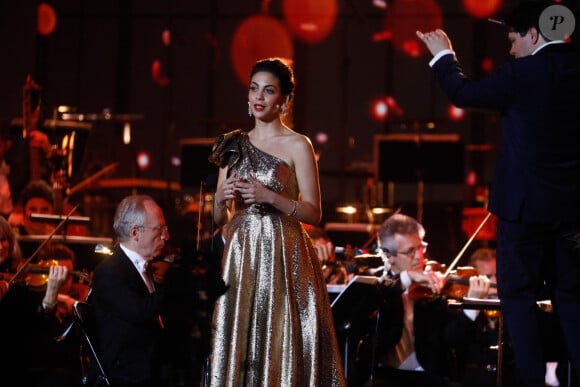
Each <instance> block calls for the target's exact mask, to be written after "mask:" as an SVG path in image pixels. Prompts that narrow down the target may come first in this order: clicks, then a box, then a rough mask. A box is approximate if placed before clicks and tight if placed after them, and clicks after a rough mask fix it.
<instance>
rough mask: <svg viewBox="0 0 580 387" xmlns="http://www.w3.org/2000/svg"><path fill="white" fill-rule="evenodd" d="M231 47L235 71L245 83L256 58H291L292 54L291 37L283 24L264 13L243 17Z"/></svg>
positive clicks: (245, 83)
mask: <svg viewBox="0 0 580 387" xmlns="http://www.w3.org/2000/svg"><path fill="white" fill-rule="evenodd" d="M230 51H231V56H232V65H233V66H234V71H235V73H236V75H237V77H238V79H239V80H240V81H241V82H242V83H243V84H244V85H247V84H248V81H249V77H250V70H251V69H252V66H253V65H254V63H256V61H258V60H260V59H264V58H270V57H280V58H286V59H287V60H289V61H291V60H292V58H293V56H294V48H293V45H292V38H291V36H290V33H289V32H288V30H287V29H286V27H285V26H284V25H283V24H282V23H280V22H279V21H278V20H276V19H274V18H272V17H270V16H266V15H256V16H251V17H249V18H247V19H246V20H244V21H243V22H242V23H241V24H240V25H239V26H238V28H237V30H236V32H235V33H234V37H233V39H232V45H231V48H230Z"/></svg>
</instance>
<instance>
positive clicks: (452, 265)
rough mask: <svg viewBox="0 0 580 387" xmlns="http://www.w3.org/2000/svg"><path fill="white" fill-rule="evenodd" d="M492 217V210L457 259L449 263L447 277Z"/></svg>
mask: <svg viewBox="0 0 580 387" xmlns="http://www.w3.org/2000/svg"><path fill="white" fill-rule="evenodd" d="M490 217H491V212H488V213H487V215H486V216H485V218H484V219H483V220H482V221H481V223H480V224H479V226H477V229H476V230H475V232H474V233H473V235H471V237H470V238H469V240H468V241H467V242H466V243H465V245H464V246H463V248H462V249H461V251H459V253H458V254H457V256H456V257H455V259H454V260H453V261H452V262H451V263H450V264H449V267H448V268H447V270H446V271H445V277H446V278H447V276H448V275H449V273H450V272H451V270H453V268H454V267H455V265H457V262H459V259H460V258H461V256H462V255H463V253H465V250H467V248H468V247H469V245H470V244H471V242H473V240H474V239H475V237H476V236H477V234H479V232H480V231H481V229H482V228H483V226H484V225H485V223H487V221H488V220H489V218H490Z"/></svg>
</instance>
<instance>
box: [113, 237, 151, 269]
mask: <svg viewBox="0 0 580 387" xmlns="http://www.w3.org/2000/svg"><path fill="white" fill-rule="evenodd" d="M119 246H120V247H121V249H122V250H123V252H125V254H127V257H129V259H130V260H131V262H132V263H133V265H134V266H135V268H136V269H137V271H138V272H139V273H144V272H145V266H146V264H147V261H146V260H145V258H143V257H142V256H141V255H140V254H139V253H137V252H135V251H133V250H130V249H129V248H127V247H125V246H123V244H122V243H120V244H119Z"/></svg>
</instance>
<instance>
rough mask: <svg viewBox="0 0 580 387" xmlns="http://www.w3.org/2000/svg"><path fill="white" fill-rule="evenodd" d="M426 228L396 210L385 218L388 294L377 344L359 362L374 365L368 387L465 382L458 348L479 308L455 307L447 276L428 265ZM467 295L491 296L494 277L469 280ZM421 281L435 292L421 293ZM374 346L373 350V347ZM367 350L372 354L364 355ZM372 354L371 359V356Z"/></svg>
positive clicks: (382, 242) (381, 239)
mask: <svg viewBox="0 0 580 387" xmlns="http://www.w3.org/2000/svg"><path fill="white" fill-rule="evenodd" d="M424 236H425V229H424V228H423V226H422V225H421V224H420V223H419V222H418V221H417V220H415V219H414V218H412V217H410V216H407V215H404V214H400V213H398V214H395V215H393V216H391V217H389V218H388V219H387V220H385V221H384V222H383V224H382V225H381V227H380V229H379V232H378V249H379V254H380V255H381V256H382V257H383V260H384V261H385V268H384V272H383V273H377V275H381V274H382V276H381V278H382V279H383V283H385V284H386V283H389V284H390V285H391V286H383V287H382V295H381V301H380V305H379V307H378V313H377V315H376V317H375V318H376V320H375V321H373V324H372V325H373V326H374V327H375V329H376V332H374V334H372V335H370V336H369V337H370V340H371V341H372V345H370V346H369V345H366V347H365V348H367V351H366V352H367V353H366V354H360V355H361V357H360V359H361V360H359V366H360V367H364V366H365V365H367V364H368V365H369V366H370V367H371V368H370V369H368V370H366V371H362V370H361V369H359V371H358V372H357V374H358V375H359V377H361V378H362V377H363V376H365V374H366V375H368V378H367V381H366V383H365V382H362V381H361V384H363V385H365V386H372V385H375V386H379V385H385V384H384V383H387V382H388V385H389V386H394V387H397V386H415V385H417V386H419V385H420V386H459V385H460V384H458V383H457V382H456V381H457V380H458V378H459V374H460V372H461V371H460V369H459V368H460V365H459V360H460V359H457V358H456V357H455V355H454V354H455V353H456V350H457V349H458V347H459V346H461V345H462V343H464V342H465V341H466V340H469V339H470V337H471V336H472V334H473V332H474V329H475V328H476V326H475V323H474V320H475V317H476V316H477V314H478V313H479V311H458V310H450V309H449V308H448V306H447V302H446V299H445V298H446V297H444V296H443V293H442V290H444V289H445V278H444V277H443V275H441V274H440V273H438V272H435V271H426V270H425V268H426V267H425V253H426V249H427V243H425V242H424V241H423V238H424ZM468 282H469V285H468V290H467V294H466V296H467V297H472V298H486V296H487V293H488V292H489V289H490V281H489V279H488V278H487V277H485V276H472V277H470V278H469V280H468ZM416 286H421V287H424V288H426V289H427V290H428V292H427V293H429V295H430V296H429V297H424V298H415V297H414V295H415V294H422V293H423V292H421V291H419V292H414V291H413V290H414V288H415V287H416ZM369 348H371V349H372V350H371V352H370V353H369V351H368V349H369ZM364 355H366V356H367V358H364ZM368 356H370V359H369V358H368Z"/></svg>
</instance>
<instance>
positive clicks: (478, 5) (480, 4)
mask: <svg viewBox="0 0 580 387" xmlns="http://www.w3.org/2000/svg"><path fill="white" fill-rule="evenodd" d="M501 3H502V0H463V8H465V12H467V13H468V14H470V15H471V16H473V17H475V18H478V19H487V18H488V17H491V16H492V15H493V14H494V13H495V12H496V11H497V10H498V9H499V8H500V7H501Z"/></svg>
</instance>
